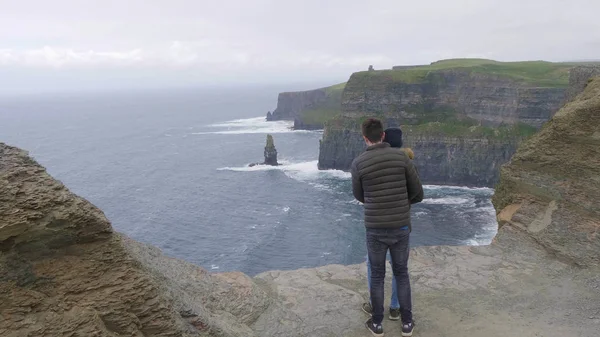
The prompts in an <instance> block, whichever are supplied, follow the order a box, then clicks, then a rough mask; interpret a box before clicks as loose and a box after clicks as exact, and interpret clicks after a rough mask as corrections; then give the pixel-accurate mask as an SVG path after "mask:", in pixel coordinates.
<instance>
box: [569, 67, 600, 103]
mask: <svg viewBox="0 0 600 337" xmlns="http://www.w3.org/2000/svg"><path fill="white" fill-rule="evenodd" d="M595 76H600V65H585V66H579V67H575V68H573V69H571V75H570V76H569V90H567V101H572V100H574V99H575V97H577V95H579V94H580V93H582V92H583V90H584V89H585V87H586V86H587V84H588V83H589V81H590V79H591V78H593V77H595Z"/></svg>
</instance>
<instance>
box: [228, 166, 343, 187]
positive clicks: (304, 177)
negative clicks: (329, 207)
mask: <svg viewBox="0 0 600 337" xmlns="http://www.w3.org/2000/svg"><path fill="white" fill-rule="evenodd" d="M281 164H282V165H279V166H269V165H256V166H252V167H249V166H247V165H246V166H241V167H222V168H219V169H217V170H219V171H236V172H259V171H282V172H283V173H284V174H285V175H286V176H288V177H290V178H292V179H294V180H298V181H302V182H308V183H310V184H311V185H312V186H314V187H317V188H319V189H328V188H327V186H326V185H323V184H320V183H317V181H319V180H326V179H331V178H337V179H349V178H350V173H349V172H344V171H340V170H319V168H318V161H317V160H313V161H307V162H299V163H290V162H286V161H281Z"/></svg>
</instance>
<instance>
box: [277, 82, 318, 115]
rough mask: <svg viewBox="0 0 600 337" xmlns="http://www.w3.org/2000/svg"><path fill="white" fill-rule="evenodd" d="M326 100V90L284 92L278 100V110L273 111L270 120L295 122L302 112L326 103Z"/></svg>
mask: <svg viewBox="0 0 600 337" xmlns="http://www.w3.org/2000/svg"><path fill="white" fill-rule="evenodd" d="M326 98H327V93H326V92H325V89H315V90H308V91H296V92H282V93H280V94H279V97H278V98H277V108H276V109H275V110H274V111H273V113H272V115H271V117H270V120H274V121H277V120H294V119H295V118H297V117H298V116H299V115H300V113H301V112H302V111H304V110H306V109H308V108H310V107H312V106H314V105H315V104H317V103H320V102H323V101H325V100H326Z"/></svg>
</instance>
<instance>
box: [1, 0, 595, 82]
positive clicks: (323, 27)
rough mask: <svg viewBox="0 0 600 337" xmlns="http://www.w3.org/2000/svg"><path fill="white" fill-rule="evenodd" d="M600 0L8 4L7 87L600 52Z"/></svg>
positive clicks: (280, 76) (306, 73)
mask: <svg viewBox="0 0 600 337" xmlns="http://www.w3.org/2000/svg"><path fill="white" fill-rule="evenodd" d="M598 13H600V1H598V0H571V1H566V0H565V1H562V0H420V1H417V0H413V1H403V0H369V1H362V0H295V1H291V0H210V1H205V0H52V1H48V0H37V1H34V0H0V90H1V91H28V90H32V91H35V90H45V89H58V88H88V87H89V88H95V87H143V86H174V85H179V86H187V85H229V84H239V83H271V82H277V83H285V82H302V81H305V82H306V81H326V82H327V81H331V83H336V82H341V81H344V80H346V79H347V78H348V76H349V75H350V74H351V73H352V72H354V71H358V70H365V69H367V67H368V65H370V64H373V65H374V66H375V68H376V69H378V68H379V69H381V68H389V67H391V66H392V65H399V64H420V63H429V62H432V61H435V60H438V59H444V58H453V57H485V58H492V59H497V60H533V59H544V60H551V61H561V60H577V59H600V19H599V17H598Z"/></svg>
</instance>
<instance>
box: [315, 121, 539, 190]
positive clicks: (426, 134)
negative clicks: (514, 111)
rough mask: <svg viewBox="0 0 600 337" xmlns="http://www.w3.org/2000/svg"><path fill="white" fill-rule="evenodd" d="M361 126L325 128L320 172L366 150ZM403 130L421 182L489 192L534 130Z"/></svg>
mask: <svg viewBox="0 0 600 337" xmlns="http://www.w3.org/2000/svg"><path fill="white" fill-rule="evenodd" d="M345 123H346V124H345ZM349 124H351V125H349ZM388 124H392V122H390V123H388ZM359 126H360V120H359V119H349V120H348V119H344V118H340V119H336V120H332V121H331V122H329V123H328V124H327V127H326V130H325V132H324V134H323V139H322V140H321V142H320V149H319V168H320V169H330V168H337V169H348V168H349V167H350V165H351V163H352V160H354V158H356V156H358V155H359V154H360V153H361V152H362V151H364V149H365V148H366V145H365V142H364V140H363V138H362V136H361V133H360V129H359ZM402 129H403V131H404V135H403V139H404V146H405V147H410V148H412V149H413V151H414V152H415V158H414V161H415V164H416V165H417V167H418V168H419V176H420V177H421V179H422V180H423V181H424V182H425V183H427V184H440V185H460V186H490V187H491V186H493V185H494V184H495V183H496V182H497V180H498V176H499V169H500V166H501V165H502V164H504V163H506V162H507V161H508V160H509V159H510V157H511V155H512V154H513V153H514V152H515V151H516V149H517V146H518V144H519V142H520V141H521V140H522V139H523V138H525V137H526V136H527V135H529V134H531V133H532V132H533V131H534V130H532V129H530V128H528V127H519V126H515V127H510V126H508V127H501V128H495V129H494V128H490V127H485V126H460V125H453V126H452V129H449V128H448V126H447V125H444V124H443V123H429V124H424V125H407V126H403V127H402Z"/></svg>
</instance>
